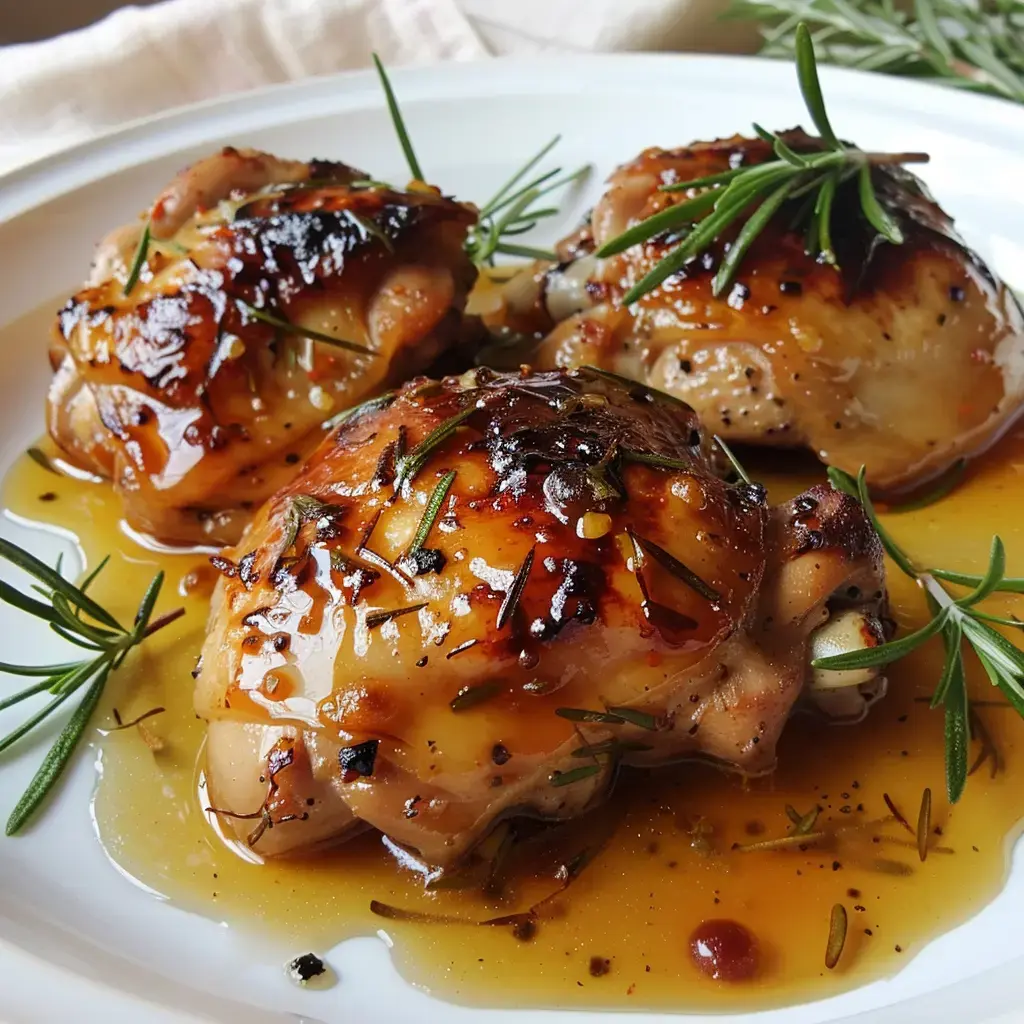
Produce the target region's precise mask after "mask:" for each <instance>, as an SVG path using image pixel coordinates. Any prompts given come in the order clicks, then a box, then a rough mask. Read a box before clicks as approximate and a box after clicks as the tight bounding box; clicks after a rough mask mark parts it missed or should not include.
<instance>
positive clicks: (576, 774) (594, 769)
mask: <svg viewBox="0 0 1024 1024" xmlns="http://www.w3.org/2000/svg"><path fill="white" fill-rule="evenodd" d="M599 771H601V765H599V764H584V765H580V767H579V768H571V769H570V770H569V771H567V772H559V771H554V772H552V773H551V776H550V778H549V779H548V781H549V782H550V783H551V785H552V786H571V785H572V784H573V783H574V782H582V781H583V780H584V779H589V778H590V777H591V776H593V775H597V773H598V772H599Z"/></svg>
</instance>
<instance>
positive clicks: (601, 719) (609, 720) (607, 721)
mask: <svg viewBox="0 0 1024 1024" xmlns="http://www.w3.org/2000/svg"><path fill="white" fill-rule="evenodd" d="M555 714H556V715H558V717H559V718H565V719H568V720H569V721H570V722H591V723H594V724H597V725H625V723H626V720H625V719H624V718H622V717H621V716H619V715H615V714H612V713H611V712H609V711H588V710H587V709H586V708H555Z"/></svg>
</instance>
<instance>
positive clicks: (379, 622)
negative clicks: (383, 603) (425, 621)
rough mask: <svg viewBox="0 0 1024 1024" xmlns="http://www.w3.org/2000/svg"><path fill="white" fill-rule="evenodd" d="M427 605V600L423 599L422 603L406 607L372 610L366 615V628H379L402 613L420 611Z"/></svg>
mask: <svg viewBox="0 0 1024 1024" xmlns="http://www.w3.org/2000/svg"><path fill="white" fill-rule="evenodd" d="M426 607H427V602H426V601H423V602H422V603H421V604H411V605H409V606H408V607H406V608H386V609H381V610H378V611H374V612H370V613H369V614H368V615H367V616H366V628H367V629H377V628H378V627H379V626H383V625H384V623H385V622H390V621H391V620H392V619H397V618H399V617H400V616H402V615H411V614H412V613H413V612H418V611H420V610H421V609H423V608H426Z"/></svg>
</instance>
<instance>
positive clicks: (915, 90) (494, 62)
mask: <svg viewBox="0 0 1024 1024" xmlns="http://www.w3.org/2000/svg"><path fill="white" fill-rule="evenodd" d="M602 65H608V66H609V67H610V68H612V69H613V70H615V69H620V70H623V69H628V70H634V69H638V68H639V69H647V68H650V67H652V66H653V65H658V66H659V70H667V71H668V72H669V73H671V72H672V71H673V70H676V69H679V68H682V67H686V66H693V65H698V66H699V65H705V66H706V67H707V68H709V69H710V68H715V67H717V66H721V67H723V68H724V69H731V70H733V71H734V72H736V77H737V78H739V79H741V80H745V79H746V78H747V74H745V72H746V73H750V74H753V75H755V76H760V75H769V76H774V77H780V76H786V77H787V78H790V76H791V75H792V68H793V65H792V62H790V61H787V60H783V59H777V58H771V57H763V56H760V55H738V54H708V53H663V52H650V51H638V52H632V53H587V54H571V55H557V56H552V55H546V56H537V57H520V56H515V55H511V56H501V57H492V58H482V59H476V60H469V61H448V62H443V63H428V64H420V65H411V66H399V67H396V68H393V69H391V68H389V69H388V76H389V78H390V79H391V81H392V83H393V84H394V85H396V86H397V88H396V92H399V93H400V92H401V91H402V90H403V89H408V90H410V91H413V90H416V91H422V90H423V89H424V87H425V86H426V85H427V84H428V83H429V85H430V87H429V89H427V91H428V92H430V91H437V89H438V86H439V85H440V86H442V91H443V85H444V82H445V80H446V79H447V78H449V77H450V76H455V77H456V78H462V77H466V78H474V77H476V76H479V75H481V74H482V75H484V77H486V78H492V77H495V76H493V75H492V74H491V73H492V72H495V71H497V73H498V75H499V76H501V75H505V74H508V73H511V74H513V75H518V74H522V73H523V72H529V71H532V72H534V73H540V74H542V75H550V74H551V72H552V71H553V70H554V69H555V68H556V67H557V69H558V74H559V77H563V76H564V77H565V78H569V79H571V78H573V77H574V76H573V75H572V74H571V72H572V71H573V70H574V69H576V68H579V69H581V70H586V69H591V68H600V67H601V66H602ZM818 71H819V75H820V77H821V80H822V83H823V85H824V92H825V94H826V96H827V95H828V91H829V89H830V88H836V89H837V90H839V91H842V92H847V91H848V90H853V91H854V92H859V93H860V99H861V100H865V101H866V100H868V99H876V98H880V97H879V95H878V94H879V93H880V91H883V90H891V89H895V90H897V91H898V92H899V93H900V94H901V98H900V105H901V108H903V110H905V111H906V108H907V107H908V106H910V107H911V108H912V110H911V111H910V112H912V113H915V114H916V113H922V114H927V113H931V114H932V115H934V116H937V115H940V114H941V116H942V117H943V118H944V119H946V120H947V121H960V120H961V118H963V117H966V118H967V119H968V120H967V122H966V126H967V127H968V128H969V130H970V131H971V132H976V131H978V130H979V129H983V130H984V133H985V134H988V132H989V131H995V132H997V133H998V134H997V138H998V139H999V142H1000V144H1001V146H1002V147H1003V148H1005V147H1006V144H1007V139H1006V136H1005V135H1004V134H1003V133H1005V132H1009V133H1013V131H1014V129H1016V130H1017V136H1018V137H1019V138H1020V139H1021V140H1022V141H1021V143H1020V149H1021V151H1022V152H1024V104H1016V103H1014V102H1012V101H1011V100H1007V99H1002V98H1000V97H997V96H990V95H987V94H984V93H978V92H974V91H971V90H967V89H956V88H953V87H950V86H944V85H941V84H937V83H932V82H927V81H920V80H917V79H913V78H903V77H900V76H898V75H888V74H884V73H882V72H875V71H862V70H859V69H855V68H841V67H836V66H835V65H829V64H823V65H821V66H820V67H819V69H818ZM858 87H863V90H865V91H861V90H860V89H858ZM321 91H333V96H334V97H335V98H336V99H337V101H338V103H339V105H340V106H345V105H349V104H351V103H353V102H354V101H356V100H357V99H359V98H360V97H362V96H363V95H364V94H366V93H367V92H370V91H373V92H375V93H376V94H377V95H376V99H377V102H376V104H374V105H375V106H376V107H377V108H378V109H384V107H385V103H384V99H383V97H382V96H381V95H379V83H378V79H377V76H376V74H375V72H374V71H373V70H372V69H370V68H359V69H355V70H350V71H340V72H336V73H334V74H329V75H314V76H311V77H309V78H304V79H299V80H297V81H291V82H275V83H271V84H269V85H265V86H259V87H257V88H254V89H244V90H239V91H234V92H229V93H226V94H224V95H221V96H214V97H210V98H208V99H205V100H200V101H198V102H194V103H186V104H181V105H178V106H174V107H170V108H168V109H167V110H162V111H159V112H156V113H153V114H148V115H144V116H143V117H139V118H135V119H133V120H130V121H127V122H124V123H123V124H119V125H115V126H113V127H111V128H107V129H104V130H102V131H100V132H98V133H96V134H95V135H92V136H90V137H89V138H85V139H81V140H79V141H78V142H73V143H70V144H69V145H67V146H62V147H60V148H59V149H56V150H54V151H53V152H51V153H46V154H43V155H42V156H39V157H36V158H34V159H32V160H30V161H29V162H27V163H25V164H21V165H18V166H15V167H14V168H11V169H10V170H8V171H6V172H4V173H0V224H5V223H6V222H7V221H9V220H12V219H14V218H16V217H18V216H20V215H22V214H24V213H28V212H30V211H31V210H33V209H36V208H38V207H39V206H42V205H45V204H46V203H48V202H52V201H53V200H54V199H56V198H58V197H59V196H61V195H63V194H65V193H67V192H69V191H72V190H74V189H77V188H81V187H83V186H85V185H88V184H91V183H93V182H95V181H98V180H100V179H101V178H102V177H104V174H103V173H102V172H103V169H104V168H103V161H102V159H101V158H102V157H103V155H104V154H107V153H110V152H111V151H113V150H122V149H124V148H126V146H128V144H130V143H132V142H140V143H147V142H148V143H150V146H143V148H142V151H141V152H140V153H138V154H137V157H138V158H137V159H136V160H133V161H132V162H130V163H124V162H121V163H120V164H119V168H120V169H125V168H127V167H134V166H138V164H139V163H142V162H145V160H146V159H154V158H156V157H157V156H158V155H159V154H158V153H157V152H153V151H152V148H151V147H152V144H153V143H154V142H156V143H159V140H160V138H161V136H162V135H163V134H164V133H165V132H168V131H169V130H172V129H173V130H175V131H176V132H178V131H180V129H182V128H184V129H186V130H184V131H180V134H181V135H183V136H184V137H185V138H195V139H196V142H197V143H198V141H199V138H198V137H197V136H198V135H199V134H200V133H198V132H197V133H196V134H195V135H193V134H192V133H190V132H189V131H188V130H187V129H188V128H189V127H190V125H195V126H196V127H198V126H199V125H201V124H204V123H207V122H208V121H209V120H210V119H211V118H213V117H216V116H217V115H220V116H223V115H227V114H229V113H230V112H231V111H232V110H233V109H235V108H241V109H242V110H245V109H247V108H251V107H253V106H255V105H256V104H258V102H259V101H260V100H265V99H272V100H274V101H275V106H279V105H281V104H282V103H287V102H288V101H289V100H290V101H292V102H296V103H301V102H303V101H306V102H309V101H310V100H311V99H312V98H313V97H314V96H316V94H317V93H319V92H321ZM533 91H534V92H536V91H537V90H533ZM429 99H430V97H429V96H424V95H419V96H418V97H417V98H414V99H411V100H407V101H403V102H404V103H407V104H408V105H410V106H412V105H415V104H416V103H419V102H423V101H424V100H429ZM885 100H886V102H887V103H890V104H891V103H892V96H891V95H886V96H885ZM937 108H941V109H937ZM745 128H746V126H745V125H742V126H736V128H735V129H734V130H735V131H742V130H745ZM158 148H159V145H158ZM178 148H181V146H180V145H179V147H178ZM54 179H57V180H56V181H55V180H54Z"/></svg>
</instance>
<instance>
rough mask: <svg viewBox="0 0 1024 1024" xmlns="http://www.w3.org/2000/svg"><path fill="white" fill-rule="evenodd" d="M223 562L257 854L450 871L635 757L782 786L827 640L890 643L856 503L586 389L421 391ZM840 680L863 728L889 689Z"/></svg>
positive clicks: (394, 401)
mask: <svg viewBox="0 0 1024 1024" xmlns="http://www.w3.org/2000/svg"><path fill="white" fill-rule="evenodd" d="M431 499H434V500H433V501H432V500H431ZM214 563H215V564H216V565H217V566H218V567H219V568H220V570H221V572H222V578H221V580H220V582H219V583H218V586H217V590H216V592H215V595H214V601H213V611H212V615H211V621H210V630H209V635H208V639H207V642H206V645H205V647H204V651H203V655H202V659H201V663H200V669H199V672H198V677H197V687H196V711H197V712H198V714H199V715H200V716H202V717H204V718H205V719H207V721H208V722H209V736H208V759H207V771H208V782H209V790H210V795H211V800H212V804H213V806H214V807H215V808H217V810H218V811H219V812H220V814H219V817H220V820H221V821H222V822H223V823H224V824H225V825H227V826H229V827H233V828H234V830H235V831H236V832H237V834H238V835H239V836H240V837H243V838H245V837H248V841H249V842H250V843H251V844H252V845H253V846H254V848H255V850H256V851H257V852H258V853H263V854H268V855H273V854H281V853H287V852H290V851H295V850H299V849H302V848H305V847H309V846H310V845H314V844H317V843H321V842H324V841H327V840H335V839H338V838H339V837H342V836H344V835H346V834H347V833H349V832H350V831H352V830H355V829H358V828H364V827H367V826H372V827H374V828H376V829H380V830H381V831H383V832H385V833H386V834H387V835H388V836H390V837H391V839H392V840H394V841H395V842H397V843H400V844H402V845H403V846H405V847H407V848H409V849H410V850H413V851H415V852H416V854H417V855H418V856H420V857H421V858H422V859H423V860H424V861H425V862H427V863H429V864H431V865H435V866H440V867H442V868H449V867H451V866H452V865H454V864H456V863H457V862H458V860H459V858H460V857H461V856H462V855H463V854H465V853H466V852H467V850H469V849H470V848H471V847H472V846H473V844H475V843H476V842H477V841H478V840H479V839H480V838H481V837H482V836H483V835H484V834H485V833H486V832H487V830H488V829H489V828H490V827H491V826H492V825H493V824H494V823H495V822H496V821H497V820H498V819H500V818H501V817H503V816H508V815H514V814H530V815H535V816H540V817H547V818H566V817H570V816H572V815H575V814H577V813H579V812H580V811H582V810H584V809H585V808H587V807H589V806H591V805H592V804H593V803H594V802H595V801H596V800H598V799H600V798H601V796H602V795H603V794H604V793H605V792H606V791H607V789H608V787H609V785H610V784H611V781H612V779H613V777H614V772H615V766H616V765H617V764H618V763H621V762H624V763H632V764H657V763H660V762H664V761H669V760H675V759H678V758H680V757H689V756H702V757H707V758H711V759H713V760H715V761H716V762H718V763H720V764H721V765H723V766H725V767H727V768H730V769H734V770H737V771H739V772H742V773H748V774H752V773H762V772H767V771H770V770H771V769H772V767H773V766H774V762H775V746H776V740H777V739H778V736H779V734H780V731H781V730H782V727H783V725H784V723H785V721H786V719H787V717H788V715H789V712H790V710H791V709H792V707H793V705H794V703H795V702H796V701H797V699H798V697H800V695H801V694H802V692H804V691H805V687H807V686H808V684H809V683H810V682H811V676H812V673H811V670H810V668H809V653H808V648H809V643H811V638H812V635H815V631H817V630H820V628H821V627H822V624H823V623H825V622H826V620H828V619H829V616H830V615H832V614H840V613H842V614H846V615H850V614H853V615H855V616H859V619H858V621H859V623H860V627H858V628H860V629H861V633H862V634H863V636H862V637H861V639H859V640H858V641H857V642H856V643H855V644H854V646H870V645H873V644H875V643H877V642H879V639H880V638H881V630H880V627H879V626H878V624H877V621H878V620H877V615H878V613H879V612H880V610H881V607H882V602H883V601H884V581H883V573H882V563H881V551H880V548H879V545H878V541H877V538H876V537H875V535H874V533H873V532H872V530H871V529H870V526H869V524H868V522H867V521H866V519H865V517H864V515H863V512H862V510H861V508H860V505H859V504H858V503H857V502H855V501H853V500H852V499H850V498H848V497H846V496H844V495H842V494H840V493H839V492H837V491H834V490H832V489H831V488H829V487H825V486H821V487H816V488H814V489H813V490H811V491H809V492H807V493H806V494H804V495H802V496H800V497H798V498H796V499H794V500H793V501H791V502H788V503H786V504H784V505H781V506H779V507H776V508H774V509H772V508H769V507H768V505H767V502H766V500H765V495H764V491H763V489H762V488H760V487H759V486H757V485H738V486H737V485H730V484H728V483H725V482H723V481H722V480H721V479H719V478H718V477H717V476H715V475H714V474H713V473H712V472H711V470H710V466H709V461H708V446H707V438H706V436H705V435H704V433H703V431H702V430H701V429H700V425H699V422H698V420H697V417H696V415H695V414H694V412H693V410H692V409H690V408H689V407H688V406H687V405H685V404H684V403H682V402H679V401H677V400H674V399H671V398H669V397H667V396H664V395H658V394H657V393H656V392H653V391H651V390H648V389H646V388H643V387H639V386H637V385H635V384H632V383H630V382H628V381H622V380H621V379H617V378H613V377H609V376H606V375H604V374H603V373H599V372H596V371H591V370H576V371H573V372H568V373H567V372H549V373H536V374H531V373H528V372H527V371H526V370H525V369H524V370H523V371H522V372H520V373H513V374H497V373H494V372H493V371H489V370H478V371H474V372H470V373H468V374H466V375H464V376H463V377H461V378H457V377H452V378H447V379H445V380H444V381H442V382H433V381H429V380H420V381H414V382H411V383H410V384H408V385H407V386H406V387H404V388H403V389H402V390H401V391H400V392H399V393H398V395H397V397H393V398H391V397H385V398H383V399H381V400H379V401H378V402H376V403H373V406H372V407H371V408H367V409H364V410H363V411H359V412H356V413H355V414H353V415H352V416H351V417H350V418H349V419H348V420H346V421H345V422H344V423H342V424H341V425H340V426H338V427H337V428H336V430H335V431H334V433H332V434H331V435H330V436H329V437H328V438H327V439H326V440H325V441H324V443H323V444H322V445H321V446H320V448H319V449H318V450H317V451H316V452H315V453H314V454H313V456H312V457H311V458H310V460H309V461H308V463H307V464H306V465H305V467H304V468H303V470H302V473H301V475H300V476H299V477H297V478H296V479H295V480H294V481H293V482H292V483H291V484H289V485H288V486H287V487H286V488H284V489H283V490H282V491H280V492H279V493H278V494H276V495H275V496H274V497H273V498H272V499H271V500H270V501H268V502H267V504H266V505H264V506H263V508H262V509H260V510H259V512H258V513H257V514H256V516H255V518H254V520H253V522H252V525H251V526H250V528H249V530H248V531H247V533H246V535H245V536H244V537H243V539H242V541H241V542H240V544H239V545H238V546H237V547H236V548H234V549H232V550H228V551H226V552H225V553H224V555H223V556H222V557H218V558H215V559H214ZM865 631H866V632H865ZM844 684H845V685H844ZM826 685H827V686H828V687H829V695H830V696H829V699H830V700H831V699H832V697H833V696H834V695H835V694H836V693H839V692H842V691H843V690H845V691H846V698H847V699H844V700H842V701H840V704H841V706H838V707H836V708H835V709H834V710H835V711H836V712H837V713H838V714H840V715H841V716H843V717H853V718H856V717H858V716H860V715H862V714H863V712H864V710H865V708H866V706H867V704H868V703H869V701H870V700H871V699H873V698H874V697H875V696H877V695H878V693H879V691H880V687H881V681H880V680H878V679H877V678H875V677H874V675H873V674H872V673H868V674H867V675H864V674H860V675H858V674H856V673H850V674H849V677H848V678H847V679H845V680H844V679H842V678H838V679H837V678H835V677H833V678H831V679H830V680H827V681H826ZM608 709H612V710H611V711H609V710H608ZM615 709H622V710H621V713H618V712H617V711H616V710H615ZM587 712H590V713H591V714H589V715H588V714H586V713H587Z"/></svg>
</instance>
